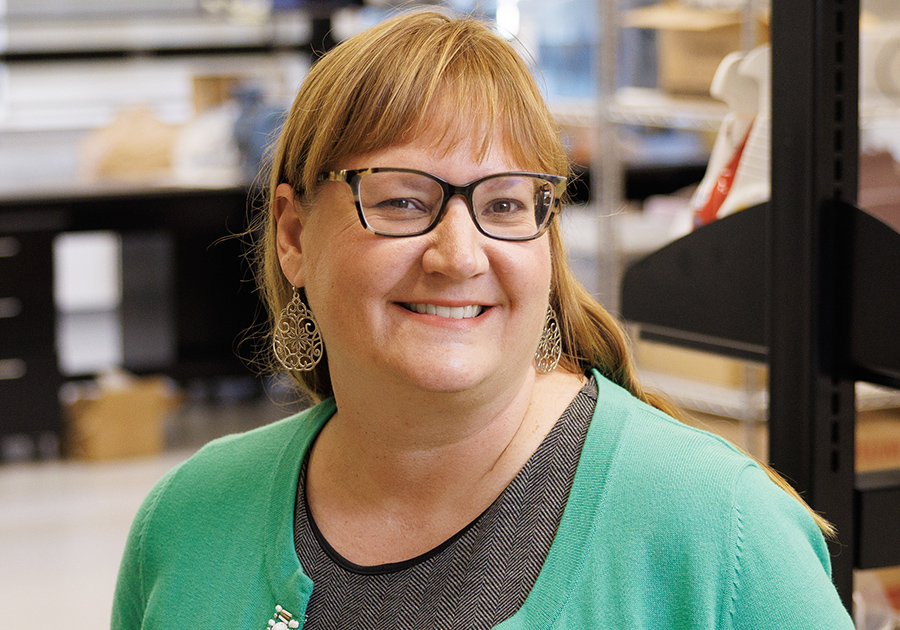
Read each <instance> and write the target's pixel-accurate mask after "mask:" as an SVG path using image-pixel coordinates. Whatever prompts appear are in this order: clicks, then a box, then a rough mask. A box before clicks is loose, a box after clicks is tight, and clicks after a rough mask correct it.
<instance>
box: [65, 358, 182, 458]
mask: <svg viewBox="0 0 900 630" xmlns="http://www.w3.org/2000/svg"><path fill="white" fill-rule="evenodd" d="M66 391H67V393H66V395H64V407H65V410H66V420H67V436H66V445H65V447H66V448H65V450H66V453H67V454H68V455H70V456H72V457H75V458H78V459H85V460H92V461H99V460H108V459H118V458H124V457H134V456H141V455H153V454H156V453H160V452H162V451H163V449H164V447H165V418H166V415H167V414H168V413H169V412H170V411H172V410H173V409H174V408H175V407H177V405H178V396H177V395H176V393H175V391H174V388H173V386H172V384H171V382H170V381H169V380H168V379H165V378H162V377H148V378H133V377H124V378H123V377H121V376H117V377H116V378H113V379H110V378H104V379H101V380H100V381H98V382H92V383H88V384H79V385H72V386H69V387H68V388H67V390H66Z"/></svg>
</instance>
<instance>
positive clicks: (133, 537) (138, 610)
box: [110, 468, 177, 630]
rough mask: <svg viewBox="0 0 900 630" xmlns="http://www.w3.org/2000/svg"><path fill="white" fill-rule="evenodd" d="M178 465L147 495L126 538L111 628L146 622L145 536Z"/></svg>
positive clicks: (129, 628)
mask: <svg viewBox="0 0 900 630" xmlns="http://www.w3.org/2000/svg"><path fill="white" fill-rule="evenodd" d="M176 470H177V468H176V469H173V470H171V471H169V473H168V474H166V475H165V476H164V477H163V478H162V479H160V480H159V481H158V482H157V483H156V485H155V486H154V487H153V489H152V490H151V491H150V493H149V494H148V495H147V497H146V498H145V499H144V501H143V503H142V504H141V506H140V508H138V511H137V514H136V515H135V517H134V521H132V523H131V529H130V531H129V533H128V538H127V540H126V542H125V551H124V552H123V554H122V562H121V563H120V565H119V574H118V578H117V580H116V589H115V595H114V596H113V607H112V618H111V623H110V628H111V630H138V629H140V628H142V627H143V625H144V613H145V610H146V607H147V589H146V588H145V581H144V553H145V549H144V539H145V536H146V533H147V528H148V527H149V526H150V520H151V518H152V516H153V511H154V509H155V508H156V504H157V503H158V501H159V498H160V497H161V496H162V494H163V492H164V491H165V488H166V486H167V485H168V483H169V481H170V480H171V478H172V477H173V475H174V474H175V472H176Z"/></svg>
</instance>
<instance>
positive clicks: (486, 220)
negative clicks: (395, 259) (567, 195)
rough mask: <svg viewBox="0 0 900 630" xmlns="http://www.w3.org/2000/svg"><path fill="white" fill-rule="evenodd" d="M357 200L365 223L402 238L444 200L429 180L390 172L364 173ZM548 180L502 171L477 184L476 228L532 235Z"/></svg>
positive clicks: (423, 225) (544, 210)
mask: <svg viewBox="0 0 900 630" xmlns="http://www.w3.org/2000/svg"><path fill="white" fill-rule="evenodd" d="M359 200H360V205H361V206H362V211H363V215H364V216H365V219H366V222H367V223H368V224H369V227H370V228H372V229H373V230H375V231H376V232H379V233H382V234H388V235H393V236H407V235H414V234H419V233H422V232H424V231H426V230H428V228H429V227H431V225H432V223H433V222H434V220H435V218H436V216H437V215H438V213H439V212H440V211H441V207H442V205H443V203H444V190H443V187H442V186H441V184H440V183H438V182H437V181H435V180H434V179H432V178H430V177H428V176H426V175H423V174H420V173H408V172H395V171H380V172H374V173H366V174H365V175H363V176H362V177H361V178H360V180H359ZM554 200H555V190H554V187H553V184H552V183H550V182H548V181H546V180H544V179H541V178H538V177H531V176H518V175H505V176H501V177H493V178H490V179H486V180H484V181H482V182H480V183H479V184H478V185H477V186H475V188H474V189H473V191H472V199H471V204H472V209H473V210H474V214H475V217H476V219H475V220H476V221H477V223H478V225H479V227H481V229H482V230H483V231H484V232H485V233H487V234H489V235H491V236H496V237H500V238H527V237H531V236H534V235H536V234H537V233H538V232H539V231H540V229H541V228H542V227H543V224H544V222H545V220H546V218H547V215H548V213H549V212H550V210H551V209H552V207H553V203H554Z"/></svg>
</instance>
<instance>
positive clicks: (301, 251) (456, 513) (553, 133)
mask: <svg viewBox="0 0 900 630" xmlns="http://www.w3.org/2000/svg"><path fill="white" fill-rule="evenodd" d="M567 168H568V167H567V162H566V157H565V153H564V150H563V147H562V145H561V143H560V139H559V134H558V131H557V128H556V126H555V125H554V123H553V120H552V117H551V116H550V114H549V112H548V111H547V108H546V106H545V105H544V103H543V101H542V99H541V97H540V94H539V92H538V89H537V88H536V86H535V83H534V81H533V80H532V78H531V76H530V74H529V71H528V69H527V67H526V66H525V65H524V64H523V63H522V61H521V60H520V59H519V57H518V56H517V55H516V53H515V52H514V51H513V49H512V48H511V47H510V46H509V45H508V44H507V43H506V42H505V41H503V40H502V39H501V38H499V37H497V36H496V35H494V34H493V33H492V32H491V31H490V30H489V29H488V28H487V27H486V26H484V25H482V24H480V23H478V22H476V21H473V20H468V19H451V18H448V17H445V16H444V15H442V14H438V13H431V12H421V13H412V14H406V15H402V16H399V17H397V18H394V19H392V20H390V21H388V22H385V23H383V24H381V25H379V26H376V27H375V28H373V29H371V30H369V31H367V32H365V33H363V34H361V35H359V36H357V37H354V38H352V39H350V40H348V41H347V42H345V43H344V44H342V45H341V46H339V47H337V48H336V49H335V50H333V51H332V52H331V53H329V54H328V55H326V56H325V57H324V58H323V59H322V60H321V61H320V62H318V63H317V64H316V65H315V66H314V67H313V69H312V70H311V72H310V74H309V76H308V78H307V79H306V81H305V82H304V85H303V86H302V88H301V90H300V93H299V94H298V96H297V99H296V101H295V104H294V106H293V108H292V110H291V112H290V115H289V117H288V119H287V121H286V124H285V126H284V129H283V131H282V134H281V137H280V140H279V143H278V146H277V148H276V151H275V156H274V165H273V173H272V179H271V187H270V193H271V194H270V204H269V209H268V212H267V213H265V216H264V217H263V220H264V222H265V225H264V226H262V229H261V230H260V231H261V232H262V233H264V235H265V236H264V238H263V242H262V243H261V245H260V256H259V261H260V266H261V273H260V278H261V286H262V288H263V290H264V292H265V296H266V299H267V301H268V303H269V307H270V310H271V312H272V314H273V318H274V319H275V320H276V327H275V331H274V343H273V346H274V353H275V357H276V358H277V359H278V361H279V362H281V363H282V364H283V365H284V366H285V367H286V368H287V369H288V370H289V371H290V373H291V375H292V376H293V377H295V378H296V380H297V382H298V383H299V384H300V386H301V387H302V388H303V389H305V390H306V391H307V392H308V393H309V394H310V395H311V396H312V397H313V398H314V399H316V400H321V401H322V402H320V403H319V404H317V405H316V406H314V407H313V408H311V409H309V410H307V411H305V412H303V413H301V414H299V415H297V416H294V417H291V418H287V419H286V420H284V421H282V422H279V423H276V424H274V425H270V426H268V427H264V428H262V429H260V430H257V431H253V432H250V433H248V434H245V435H243V436H232V437H229V438H225V439H223V440H219V441H217V442H214V443H212V444H210V445H209V446H207V447H206V448H205V449H203V450H202V451H200V452H199V453H198V454H197V455H196V456H194V457H193V458H192V459H191V460H189V461H188V462H187V463H185V464H184V465H182V466H181V467H179V468H178V469H176V470H174V471H173V472H171V473H170V474H169V475H167V476H166V477H165V478H164V479H163V480H162V481H161V482H160V483H159V484H158V485H157V487H156V488H155V489H154V491H153V492H152V493H151V495H150V496H149V497H148V498H147V500H146V502H145V504H144V506H143V507H142V508H141V511H140V512H139V514H138V516H137V518H136V519H135V524H134V526H133V529H132V533H131V537H130V539H129V543H128V548H127V549H126V553H125V557H124V559H123V564H122V569H121V573H120V579H119V584H118V588H117V594H116V605H115V608H114V613H113V627H115V628H138V627H145V628H168V627H175V626H177V625H182V626H183V625H185V624H197V625H204V626H212V625H214V624H215V625H218V626H221V627H229V628H232V627H233V628H262V627H265V626H266V624H267V623H268V625H269V626H272V627H277V628H279V629H280V628H289V627H303V628H307V629H315V628H490V627H495V626H498V625H501V624H502V627H504V628H550V627H554V628H595V627H609V628H654V629H656V628H700V627H709V628H712V627H723V628H731V627H735V628H748V627H758V628H776V627H790V628H817V629H820V628H841V627H844V628H851V627H852V623H851V621H850V619H849V617H848V615H847V613H846V611H845V610H844V609H843V608H842V606H841V603H840V601H839V599H838V597H837V594H836V593H835V590H834V588H833V587H832V585H831V583H830V580H829V570H830V568H829V558H828V555H827V550H826V547H825V543H824V539H823V537H822V533H821V532H820V529H819V527H818V526H817V523H816V517H814V516H813V515H812V514H811V513H810V512H809V511H808V509H807V508H805V507H804V506H803V505H802V504H801V502H800V501H799V500H798V499H796V498H794V497H791V496H789V495H788V493H787V492H785V491H784V490H782V489H781V488H779V487H778V485H776V484H775V483H773V482H772V481H771V479H770V477H769V475H767V473H766V472H765V471H764V470H763V469H762V468H761V467H760V466H759V465H757V464H756V463H754V462H753V461H751V460H750V459H748V458H747V457H745V456H744V455H742V454H740V453H739V452H737V451H736V450H735V449H734V448H732V447H731V446H729V445H728V444H727V443H725V442H724V441H722V440H719V439H718V438H715V437H713V436H711V435H708V434H706V433H702V432H700V431H696V430H694V429H691V428H688V427H687V426H685V425H683V424H680V423H678V422H677V421H675V420H673V419H672V418H671V417H670V416H669V415H666V413H664V412H663V410H665V409H666V407H665V405H664V403H662V402H661V401H659V400H656V399H654V398H652V397H650V396H649V395H647V394H645V393H643V392H642V391H641V390H640V388H639V386H638V384H637V382H636V380H635V378H634V375H633V369H632V366H631V363H630V359H629V358H628V354H627V351H626V344H625V340H624V338H623V336H622V334H621V332H620V331H619V328H618V326H617V325H616V323H615V321H614V320H613V319H612V318H610V317H609V316H608V315H607V314H606V313H605V312H604V311H603V309H602V308H601V307H600V306H599V305H598V304H597V303H596V302H595V301H594V300H593V299H591V298H590V296H589V295H588V294H587V293H586V292H585V290H584V289H583V288H582V287H581V286H580V285H579V284H578V283H577V282H576V281H575V279H574V277H573V275H572V273H571V271H570V270H569V268H568V267H567V265H566V260H565V254H564V250H563V247H562V242H561V240H560V235H559V225H558V220H557V219H556V218H555V214H556V213H557V212H558V210H559V200H560V196H561V195H562V192H563V190H564V182H565V177H564V176H565V175H566V173H567ZM669 411H673V410H669ZM782 483H783V482H782ZM820 524H824V522H822V521H820Z"/></svg>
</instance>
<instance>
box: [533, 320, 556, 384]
mask: <svg viewBox="0 0 900 630" xmlns="http://www.w3.org/2000/svg"><path fill="white" fill-rule="evenodd" d="M561 356H562V336H561V335H560V332H559V323H558V322H557V321H556V311H554V310H553V307H552V306H550V305H548V306H547V317H545V318H544V332H543V333H542V334H541V341H540V343H539V344H538V347H537V350H535V351H534V367H535V368H536V369H537V371H538V372H540V373H541V374H546V373H547V372H552V371H553V370H555V369H556V366H557V364H559V358H560V357H561Z"/></svg>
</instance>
